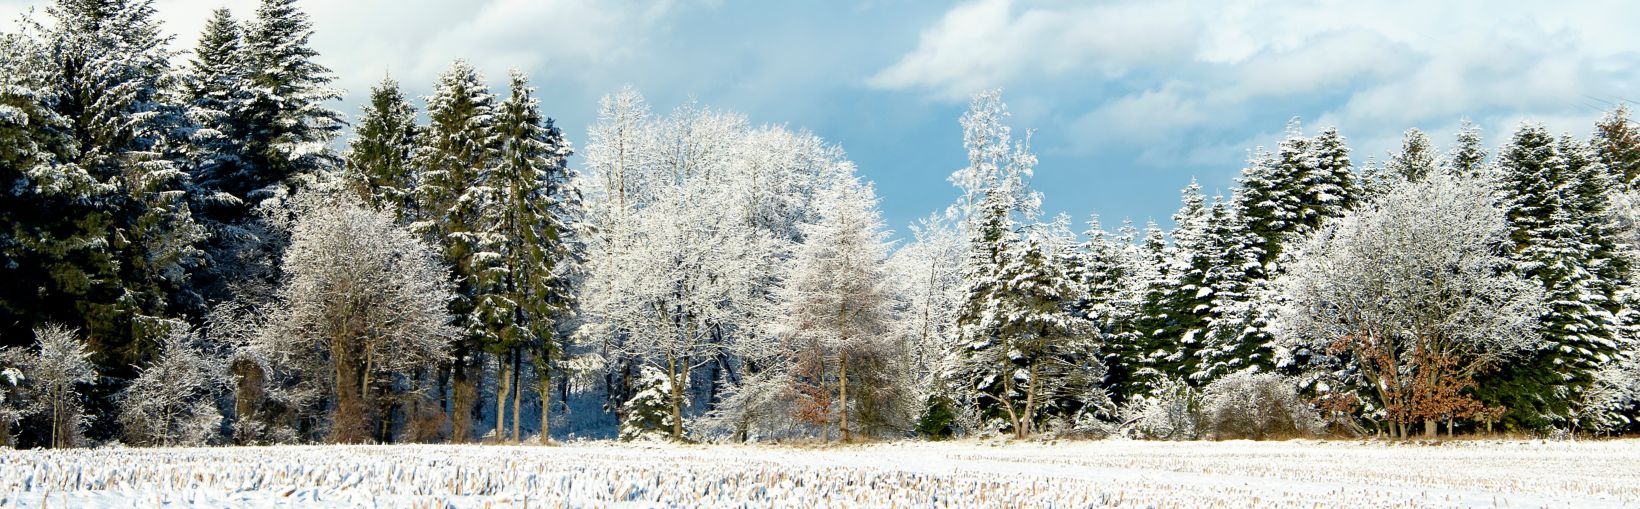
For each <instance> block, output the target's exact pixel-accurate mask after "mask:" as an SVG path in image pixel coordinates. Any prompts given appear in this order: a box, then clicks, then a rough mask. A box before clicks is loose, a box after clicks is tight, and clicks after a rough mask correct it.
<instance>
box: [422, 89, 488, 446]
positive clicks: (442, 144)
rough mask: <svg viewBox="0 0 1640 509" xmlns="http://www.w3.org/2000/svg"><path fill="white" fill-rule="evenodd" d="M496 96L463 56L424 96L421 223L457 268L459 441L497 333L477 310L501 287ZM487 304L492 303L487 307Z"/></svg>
mask: <svg viewBox="0 0 1640 509" xmlns="http://www.w3.org/2000/svg"><path fill="white" fill-rule="evenodd" d="M494 109H495V98H494V96H492V95H491V94H490V91H489V89H488V88H487V87H486V86H485V85H484V79H483V77H481V76H479V74H478V71H477V70H474V69H473V67H472V66H471V65H468V64H467V62H465V61H462V60H457V61H455V63H453V64H451V66H450V69H449V70H447V71H445V72H444V74H442V75H440V76H439V81H438V83H437V84H436V85H434V88H433V95H431V96H429V97H428V98H427V117H428V120H429V124H428V125H427V126H426V127H425V128H424V129H423V130H422V132H421V133H420V134H419V135H418V136H417V138H418V139H419V141H420V146H419V147H418V148H417V149H416V154H415V158H414V161H413V164H414V165H415V168H416V171H417V174H416V179H415V180H416V209H417V211H418V214H419V215H420V218H419V219H418V221H417V222H416V225H415V226H416V228H417V229H418V230H421V231H423V232H425V233H426V234H427V235H428V236H429V238H430V239H431V240H432V241H433V244H434V245H437V246H440V247H441V248H442V249H443V252H444V260H445V262H446V263H448V264H450V266H451V267H453V268H454V272H455V274H454V276H455V281H456V299H455V300H454V301H453V302H452V303H451V305H450V311H451V314H452V315H454V316H455V317H456V323H457V325H458V326H459V327H461V328H462V330H463V331H464V332H463V339H462V340H459V341H457V342H456V344H455V345H454V348H452V351H451V353H452V355H453V356H454V359H455V360H454V365H453V366H452V368H453V371H452V373H451V374H452V375H453V376H454V379H453V383H454V387H453V389H452V392H453V401H452V402H451V403H450V406H449V407H448V408H449V411H450V412H451V420H452V423H453V426H454V433H455V436H454V437H453V438H452V439H453V440H454V441H457V442H465V441H468V440H469V439H470V433H471V432H472V420H471V419H472V411H473V408H474V405H475V404H476V403H477V394H476V392H477V390H478V385H477V379H478V377H479V375H480V374H481V373H482V371H481V370H479V369H478V368H477V363H478V361H479V353H480V348H482V347H483V345H485V344H486V342H487V341H489V340H490V338H492V337H493V335H492V331H490V330H488V329H487V328H486V327H485V324H486V323H487V322H486V320H485V317H484V316H482V315H481V311H479V305H480V301H481V300H483V299H485V298H486V297H485V296H487V295H490V294H492V293H493V292H496V291H497V289H496V287H495V281H494V280H493V277H492V278H486V273H487V272H489V271H490V270H491V267H493V265H494V263H495V262H496V261H497V259H498V258H499V255H498V254H497V253H496V252H495V251H494V249H496V246H495V243H496V242H495V241H496V236H495V232H494V230H493V228H492V226H491V225H489V224H486V222H485V221H484V218H483V213H484V207H486V206H487V205H488V203H489V200H491V199H492V194H493V192H494V190H493V189H492V188H490V187H488V185H487V179H488V176H487V175H488V173H489V172H490V170H491V168H492V167H493V165H495V163H496V156H497V139H496V134H495V114H494ZM486 311H487V310H486Z"/></svg>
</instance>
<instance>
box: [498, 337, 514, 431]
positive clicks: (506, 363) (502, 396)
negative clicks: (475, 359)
mask: <svg viewBox="0 0 1640 509" xmlns="http://www.w3.org/2000/svg"><path fill="white" fill-rule="evenodd" d="M507 355H508V354H506V353H502V354H499V355H496V356H495V360H496V363H495V364H496V366H495V369H496V379H495V439H496V441H497V442H506V441H507V390H508V389H511V387H510V386H511V385H512V373H509V371H510V370H511V369H512V359H508V358H507Z"/></svg>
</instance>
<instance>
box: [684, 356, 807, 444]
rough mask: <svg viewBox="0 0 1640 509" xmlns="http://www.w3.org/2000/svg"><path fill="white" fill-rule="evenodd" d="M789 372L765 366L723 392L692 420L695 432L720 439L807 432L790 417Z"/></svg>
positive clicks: (781, 436) (765, 437)
mask: <svg viewBox="0 0 1640 509" xmlns="http://www.w3.org/2000/svg"><path fill="white" fill-rule="evenodd" d="M791 387H792V380H791V375H790V371H787V370H784V369H766V370H763V371H762V372H759V373H757V374H754V375H750V376H747V377H746V378H745V379H744V380H742V381H741V383H740V384H739V385H735V386H732V387H730V388H729V389H727V390H725V391H724V395H723V399H721V400H719V401H718V403H717V405H716V406H715V407H714V408H713V409H712V411H710V412H707V413H706V415H704V416H701V418H699V419H696V420H695V422H694V423H693V426H692V427H693V428H694V429H695V431H696V432H697V433H698V434H699V435H700V436H701V437H702V438H704V439H707V440H720V441H763V440H783V439H788V438H795V437H797V436H801V435H805V434H807V432H808V430H807V426H803V425H802V424H800V423H798V422H797V420H796V419H793V418H792V417H791V416H792V411H793V408H792V406H793V398H792V395H791V392H790V389H791Z"/></svg>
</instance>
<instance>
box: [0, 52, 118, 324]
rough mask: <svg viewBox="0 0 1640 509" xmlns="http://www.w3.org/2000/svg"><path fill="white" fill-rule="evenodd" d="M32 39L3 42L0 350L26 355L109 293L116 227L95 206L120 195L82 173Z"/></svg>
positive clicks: (46, 63)
mask: <svg viewBox="0 0 1640 509" xmlns="http://www.w3.org/2000/svg"><path fill="white" fill-rule="evenodd" d="M30 35H33V34H27V35H25V34H5V35H0V105H3V107H4V108H5V111H7V112H8V114H6V115H0V280H4V281H6V282H7V284H4V285H0V340H4V341H6V344H10V345H12V346H26V345H27V343H24V342H22V341H23V340H24V338H28V337H30V336H31V328H32V326H33V325H34V324H42V323H45V322H46V321H48V320H53V319H55V320H69V319H74V318H77V317H78V315H77V313H75V312H74V311H73V310H74V305H75V303H76V302H80V301H83V300H86V299H89V298H90V296H91V295H92V294H93V293H98V292H101V291H107V288H108V286H109V285H108V284H107V283H105V281H108V280H109V279H111V276H110V273H111V272H112V267H111V265H112V260H110V259H109V258H108V255H107V251H106V250H105V249H104V248H103V246H102V244H101V242H100V241H98V240H97V239H99V238H101V237H102V235H103V232H104V230H105V228H106V224H107V219H106V217H105V216H103V215H102V214H91V212H92V211H93V209H92V207H91V203H92V201H93V200H94V199H95V198H96V197H97V196H101V195H103V194H106V193H108V192H109V188H110V187H111V186H110V185H109V184H107V183H104V182H103V181H101V180H100V179H98V178H96V177H94V176H92V175H91V174H90V173H89V172H87V171H86V170H85V168H84V167H81V166H79V165H77V164H74V159H75V158H76V155H77V151H78V149H77V147H78V144H77V140H76V138H75V134H76V133H75V131H74V130H73V124H72V123H71V122H70V119H68V118H67V117H65V116H63V115H60V114H58V112H57V111H56V110H55V109H54V106H55V104H56V102H57V89H56V88H55V87H53V83H54V82H53V81H52V77H53V76H54V75H55V72H54V71H53V70H52V65H51V62H50V60H49V59H48V57H49V55H48V54H47V52H46V49H47V48H46V47H44V46H43V45H41V44H40V41H38V40H36V39H35V38H34V37H31V36H30Z"/></svg>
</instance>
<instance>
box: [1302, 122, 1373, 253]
mask: <svg viewBox="0 0 1640 509" xmlns="http://www.w3.org/2000/svg"><path fill="white" fill-rule="evenodd" d="M1308 159H1309V162H1310V163H1311V164H1314V167H1313V169H1311V171H1312V173H1311V174H1310V175H1308V176H1306V177H1303V178H1302V179H1301V181H1302V182H1303V183H1304V184H1305V187H1304V192H1303V197H1304V198H1303V201H1304V213H1303V214H1302V216H1303V218H1304V224H1303V226H1302V227H1300V228H1299V229H1298V230H1297V231H1296V233H1298V234H1301V235H1302V234H1305V233H1309V232H1312V231H1315V230H1316V229H1319V228H1320V227H1321V225H1322V224H1323V223H1325V222H1327V221H1329V220H1332V219H1334V218H1338V217H1342V216H1343V215H1344V213H1345V212H1347V211H1348V210H1350V209H1351V208H1354V207H1355V204H1356V203H1357V202H1358V201H1360V194H1361V187H1360V186H1361V184H1360V182H1359V181H1358V179H1357V177H1356V175H1355V168H1354V167H1353V166H1352V165H1351V164H1350V149H1349V147H1348V146H1346V145H1345V144H1344V136H1343V135H1341V134H1338V128H1336V127H1328V128H1326V129H1323V130H1322V131H1321V133H1320V134H1317V135H1316V136H1315V138H1314V139H1312V140H1310V142H1309V155H1308ZM1294 167H1295V168H1302V167H1303V166H1302V164H1296V163H1295V164H1294Z"/></svg>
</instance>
